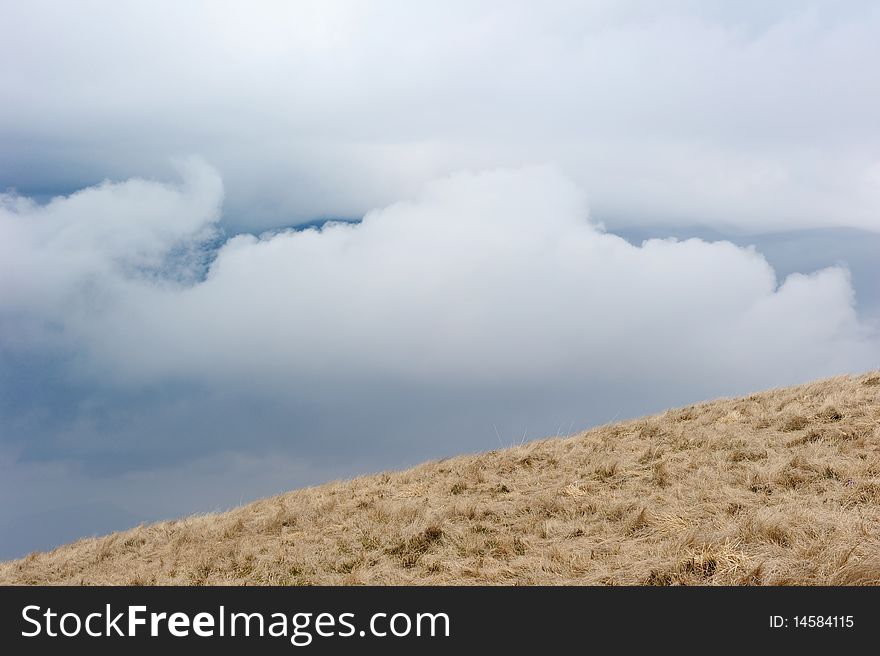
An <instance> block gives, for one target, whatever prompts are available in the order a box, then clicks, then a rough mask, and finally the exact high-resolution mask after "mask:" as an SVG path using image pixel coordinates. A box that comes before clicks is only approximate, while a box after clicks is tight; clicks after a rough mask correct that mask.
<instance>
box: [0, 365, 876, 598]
mask: <svg viewBox="0 0 880 656" xmlns="http://www.w3.org/2000/svg"><path fill="white" fill-rule="evenodd" d="M0 583H6V584H37V583H43V584H45V583H68V584H70V583H72V584H79V583H85V584H193V585H202V584H293V585H303V584H520V585H532V584H565V583H569V584H572V583H573V584H613V585H619V584H645V583H647V584H657V585H673V584H712V585H714V584H734V585H753V584H754V585H766V584H771V585H773V584H792V583H798V584H818V585H833V584H880V374H878V373H876V372H875V373H871V374H866V375H863V376H859V377H845V378H835V379H831V380H826V381H821V382H817V383H813V384H809V385H804V386H801V387H793V388H788V389H781V390H774V391H770V392H766V393H762V394H755V395H752V396H748V397H744V398H739V399H732V400H720V401H715V402H712V403H705V404H702V405H696V406H691V407H687V408H682V409H677V410H670V411H668V412H665V413H663V414H661V415H658V416H654V417H649V418H646V419H640V420H635V421H628V422H623V423H618V424H612V425H608V426H602V427H599V428H596V429H593V430H590V431H588V432H586V433H583V434H581V435H577V436H574V437H570V438H566V439H548V440H542V441H537V442H531V443H528V444H525V445H522V446H519V447H514V448H511V449H505V450H498V451H490V452H488V453H483V454H478V455H467V456H461V457H458V458H452V459H449V460H442V461H439V462H431V463H427V464H424V465H421V466H419V467H416V468H414V469H410V470H408V471H403V472H395V473H385V474H378V475H375V476H366V477H362V478H357V479H355V480H351V481H347V482H337V483H330V484H327V485H322V486H320V487H315V488H310V489H303V490H298V491H295V492H291V493H288V494H284V495H281V496H279V497H275V498H270V499H264V500H262V501H257V502H256V503H252V504H250V505H247V506H244V507H242V508H238V509H236V510H232V511H230V512H226V513H222V514H215V515H204V516H198V517H191V518H188V519H184V520H180V521H170V522H162V523H159V524H153V525H150V526H141V527H138V528H135V529H132V530H129V531H123V532H120V533H114V534H112V535H109V536H107V537H101V538H92V539H87V540H81V541H79V542H76V543H74V544H71V545H68V546H64V547H60V548H58V549H55V550H54V551H51V552H49V553H34V554H31V555H30V556H28V557H26V558H24V559H22V560H18V561H13V562H7V563H3V564H0Z"/></svg>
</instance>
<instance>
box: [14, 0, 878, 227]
mask: <svg viewBox="0 0 880 656" xmlns="http://www.w3.org/2000/svg"><path fill="white" fill-rule="evenodd" d="M2 12H3V20H0V85H2V87H3V89H4V91H5V93H6V94H7V95H8V96H9V97H10V98H14V99H15V102H9V103H4V104H3V106H2V107H0V183H2V184H3V185H11V186H15V187H18V188H20V189H22V190H23V193H39V194H44V193H51V192H57V191H58V190H66V191H70V190H73V189H76V188H79V187H82V186H85V185H86V184H88V183H90V182H91V181H92V180H94V179H100V178H102V177H113V178H125V177H129V176H132V175H135V174H138V175H144V174H147V175H152V176H157V177H161V176H164V175H166V174H167V170H166V169H167V167H166V164H165V162H166V160H167V157H168V155H169V154H173V153H178V152H181V151H182V150H183V151H184V152H200V153H202V154H203V155H205V156H206V157H207V158H208V159H209V160H210V161H212V162H213V163H214V164H215V165H216V166H217V167H218V169H219V170H220V172H221V174H222V176H223V178H224V180H225V182H226V185H227V191H228V200H227V204H226V207H227V217H226V219H225V221H226V222H227V223H229V224H230V225H234V226H236V227H237V228H245V229H248V230H256V231H259V230H262V229H267V228H272V227H275V226H278V225H290V224H292V223H294V222H297V221H305V220H311V219H313V218H315V217H316V216H337V217H338V216H347V217H356V216H360V215H362V214H363V213H364V212H365V211H367V210H368V209H369V208H371V207H380V206H385V205H387V204H389V203H392V202H394V201H395V200H397V199H399V198H405V197H411V196H412V195H414V194H415V193H417V192H418V190H419V189H420V188H421V187H422V186H423V185H424V184H425V183H426V182H428V181H429V180H431V179H434V178H437V177H442V176H443V175H447V174H450V173H453V172H455V171H458V170H461V169H475V170H479V169H489V168H497V167H508V168H511V167H512V168H517V167H521V166H525V165H532V164H535V163H541V162H547V161H551V162H557V163H559V165H560V166H562V167H563V168H564V170H566V171H567V173H568V174H569V175H570V176H572V178H573V179H574V180H575V182H576V183H577V184H578V185H580V186H581V187H583V188H585V189H587V190H589V191H590V194H591V204H592V206H593V208H594V212H595V213H596V216H597V217H598V218H601V219H602V220H603V221H606V222H607V223H608V224H609V225H614V226H622V225H630V224H634V225H652V224H657V223H662V224H672V223H677V224H687V225H693V224H698V223H699V224H703V225H713V226H716V227H719V226H720V227H724V228H728V229H742V230H748V231H753V232H754V231H762V230H780V229H793V228H804V227H822V226H826V227H843V226H851V227H860V228H863V229H867V230H874V231H876V230H878V226H880V223H878V216H880V191H878V190H880V179H878V170H880V168H878V167H880V159H878V156H877V153H878V147H880V141H878V137H880V135H878V131H877V129H876V121H875V117H876V116H877V115H878V113H880V86H878V83H877V81H876V80H875V76H870V75H867V74H866V73H865V67H864V62H867V61H876V60H877V59H878V57H880V45H878V40H877V39H876V34H877V32H878V29H880V11H878V9H877V7H876V5H875V4H874V3H871V2H848V3H840V2H822V1H815V2H810V3H803V2H775V3H761V2H740V3H736V5H735V6H734V5H731V3H723V2H687V1H685V2H675V3H662V6H661V4H658V3H655V2H645V1H642V2H590V3H584V2H568V1H557V2H550V3H545V4H544V5H542V7H541V11H536V10H535V8H534V4H533V3H530V2H481V3H472V2H444V3H443V4H442V5H437V6H435V7H431V8H428V7H424V6H422V5H419V6H416V5H413V3H408V2H400V1H396V2H395V1H379V2H372V3H369V4H364V3H357V2H345V1H335V2H330V1H326V0H324V1H321V2H298V3H295V4H291V3H283V2H258V3H249V4H248V5H247V6H244V5H236V4H233V3H222V4H220V5H218V4H217V3H207V4H205V3H196V2H192V3H179V2H153V3H150V4H149V5H143V6H136V5H131V4H128V3H116V2H95V3H91V4H90V10H89V11H88V12H86V11H83V10H82V9H81V8H79V7H74V6H72V5H69V4H68V3H59V2H54V3H53V2H50V3H45V2H28V3H15V4H10V3H7V4H6V6H4V8H3V10H2ZM96 17H99V19H96ZM59 99H63V102H60V101H59Z"/></svg>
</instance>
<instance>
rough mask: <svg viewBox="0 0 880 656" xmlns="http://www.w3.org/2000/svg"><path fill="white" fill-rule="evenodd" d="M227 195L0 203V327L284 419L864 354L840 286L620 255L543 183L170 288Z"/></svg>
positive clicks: (698, 247) (157, 190)
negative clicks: (402, 396)
mask: <svg viewBox="0 0 880 656" xmlns="http://www.w3.org/2000/svg"><path fill="white" fill-rule="evenodd" d="M221 190H222V185H221V184H220V182H219V179H218V178H217V176H216V174H215V173H214V172H213V171H212V170H211V169H210V168H209V167H207V166H206V165H205V164H203V163H199V162H198V161H193V162H191V163H190V164H189V165H188V167H187V168H186V169H185V172H184V182H183V184H182V185H181V186H179V187H174V186H169V185H165V184H160V183H155V182H147V181H143V180H133V181H129V182H124V183H117V184H110V183H104V184H102V185H99V186H97V187H94V188H90V189H87V190H84V191H81V192H78V193H76V194H74V195H72V196H70V197H68V198H58V199H55V200H54V201H52V202H51V203H50V204H49V205H47V206H38V205H36V204H34V203H31V202H28V201H26V200H23V199H20V198H15V197H12V198H7V200H6V201H5V203H4V209H3V213H2V215H0V221H2V222H0V230H2V231H3V237H4V239H3V240H2V241H3V244H4V248H5V252H6V255H7V257H4V258H3V264H2V265H0V266H3V267H4V269H5V270H4V272H3V279H4V280H6V281H10V282H8V283H7V285H6V286H5V287H4V288H3V294H2V297H0V308H2V311H3V314H4V315H7V316H9V315H16V313H17V314H18V315H19V316H21V315H24V316H25V317H26V318H29V319H31V320H39V321H41V322H42V323H44V324H46V325H51V326H54V327H56V329H57V330H58V331H59V332H60V333H61V334H63V335H65V338H66V339H68V340H69V344H70V345H71V347H72V348H75V349H77V350H78V351H80V352H82V353H83V354H87V358H86V360H85V361H84V362H83V363H81V364H82V365H83V367H84V368H85V369H86V370H87V369H90V368H91V369H92V372H93V373H95V372H99V373H100V375H101V376H109V377H111V378H113V379H115V380H120V381H127V382H130V383H131V384H150V383H154V382H156V381H162V380H183V381H195V382H199V383H204V382H213V383H218V384H219V383H224V384H233V385H234V384H236V381H241V380H243V379H247V380H248V381H249V382H248V386H257V387H264V388H266V389H267V390H274V392H273V393H283V394H287V395H291V396H293V397H295V398H311V397H312V396H314V395H316V394H317V395H318V396H320V395H321V394H324V393H326V389H327V388H329V389H332V388H333V387H334V386H335V385H336V384H345V385H358V384H362V385H368V386H369V385H373V384H375V382H376V381H386V382H388V383H401V382H403V383H406V384H415V385H437V384H445V385H451V386H464V387H476V386H481V385H490V386H491V385H500V386H505V385H517V384H528V383H534V382H536V381H540V380H549V379H552V380H561V379H564V380H566V381H572V382H576V381H580V380H602V379H605V378H618V377H621V376H628V377H633V376H635V375H636V374H635V372H638V377H639V378H642V379H650V380H657V381H660V380H664V379H667V378H668V377H669V376H675V377H688V378H692V377H711V378H722V377H729V378H730V379H731V380H736V381H743V382H745V381H749V382H751V383H753V384H760V383H762V382H765V381H767V380H768V379H771V378H779V377H782V378H786V379H790V380H796V379H800V378H803V377H805V376H813V375H821V374H824V373H829V372H833V371H841V370H848V369H852V368H856V369H858V368H862V367H864V365H865V363H866V362H870V361H871V358H872V356H876V354H877V342H876V341H875V338H874V336H873V335H872V334H871V333H870V331H869V328H868V326H866V325H863V324H862V323H861V322H860V320H859V317H858V315H857V313H856V311H855V308H854V297H853V292H852V289H851V286H850V282H849V278H848V273H847V271H846V270H845V269H842V268H828V269H824V270H821V271H818V272H815V273H810V274H809V275H802V274H793V275H791V276H789V277H788V278H786V279H785V280H784V281H778V280H777V279H776V276H775V273H774V271H773V269H772V267H771V266H770V265H769V264H768V263H767V261H766V260H765V259H764V258H763V257H762V256H761V255H760V253H758V252H756V251H755V250H754V249H750V248H741V247H737V246H734V245H733V244H732V243H730V242H724V241H720V242H707V241H702V240H698V239H689V240H685V241H678V240H673V239H667V240H663V239H652V240H648V241H645V242H644V243H643V244H641V245H639V246H635V245H632V244H630V243H628V242H626V241H625V240H623V239H622V238H620V237H617V236H615V235H613V234H609V233H607V232H604V231H603V230H602V229H600V228H599V227H597V226H596V225H595V224H593V223H591V222H590V220H589V218H588V213H587V207H586V204H585V198H584V195H583V194H582V192H581V191H580V190H579V189H578V187H577V186H576V185H575V184H574V183H573V182H572V181H571V180H569V179H568V178H566V177H565V176H564V175H563V174H562V173H560V172H559V171H558V170H557V169H555V168H553V167H533V168H523V169H516V170H493V171H487V172H480V173H470V172H463V173H457V174H454V175H451V176H448V177H445V178H441V179H439V180H436V181H434V182H432V183H430V184H428V185H427V186H426V187H425V188H424V190H423V191H422V192H421V193H420V194H418V195H417V196H415V197H414V198H413V199H412V200H409V201H402V202H398V203H395V204H392V205H389V206H387V207H384V208H381V209H376V210H372V211H370V212H368V213H367V214H366V216H365V217H364V218H363V221H362V222H361V223H358V224H342V223H337V224H332V223H331V224H328V225H326V226H324V227H323V228H322V229H308V230H300V231H295V230H285V231H281V232H275V233H267V234H264V235H262V236H259V237H256V236H252V235H239V236H235V237H233V238H231V239H229V240H228V241H226V242H225V243H223V244H222V246H220V247H219V249H218V250H217V251H216V255H215V257H214V259H213V261H212V262H211V263H210V266H209V267H208V268H207V272H206V275H205V276H204V279H197V280H192V279H188V280H184V281H183V282H181V281H180V279H179V276H172V277H171V278H169V276H168V275H167V274H168V270H169V268H168V267H166V266H165V265H164V264H163V262H165V260H164V259H163V258H168V257H169V256H170V255H172V254H173V253H174V252H176V251H180V250H183V251H185V252H196V253H200V252H202V250H201V248H200V245H202V244H203V243H204V241H205V239H206V235H208V236H212V235H213V234H214V233H213V232H212V231H211V227H212V226H213V225H214V223H215V222H216V220H217V217H218V212H219V210H218V207H219V202H220V198H221V194H222V191H221ZM157 271H158V272H159V273H158V274H157V273H156V272H157ZM4 332H5V331H4ZM22 339H24V338H23V337H22ZM624 371H626V372H627V373H625V374H624V373H623V372H624ZM673 372H679V373H673ZM315 381H323V382H324V383H325V385H326V388H325V386H321V385H319V386H317V387H315ZM279 390H283V392H279Z"/></svg>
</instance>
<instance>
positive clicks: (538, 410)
mask: <svg viewBox="0 0 880 656" xmlns="http://www.w3.org/2000/svg"><path fill="white" fill-rule="evenodd" d="M876 61H880V7H878V6H877V4H876V3H872V2H794V1H792V2H783V1H780V2H737V3H730V2H707V1H701V2H686V1H679V2H647V1H645V2H625V1H615V2H610V1H609V2H590V3H585V2H543V3H540V4H539V3H536V2H509V1H508V2H497V3H496V2H449V1H446V2H436V3H433V2H424V3H422V2H420V3H413V2H378V1H377V2H370V3H363V2H350V3H349V2H328V1H327V0H322V1H320V2H298V3H286V2H257V3H221V2H210V3H208V2H205V3H197V2H187V3H179V2H157V1H151V2H121V1H116V2H78V3H67V2H60V1H58V2H38V1H29V2H24V1H22V2H4V3H3V4H2V6H0V88H2V90H3V91H2V97H3V100H4V101H3V102H2V103H0V189H3V190H6V191H5V192H4V193H2V195H0V498H2V499H3V502H2V504H0V557H9V556H17V555H21V554H23V553H26V552H27V551H29V550H32V549H36V548H47V547H51V546H54V545H56V544H58V543H60V542H62V541H65V540H70V539H74V538H76V537H81V536H83V535H89V534H92V533H95V532H99V531H107V530H114V529H118V528H124V527H126V526H129V525H134V524H136V523H138V522H140V521H144V520H152V519H157V518H163V517H173V516H177V515H180V514H183V513H190V512H202V511H208V510H215V509H219V508H226V507H229V506H232V505H237V504H238V503H241V502H245V501H248V500H250V499H253V498H255V497H256V496H260V495H265V494H271V493H275V492H280V491H283V490H287V489H290V488H294V487H297V486H301V485H306V484H315V483H320V482H322V481H325V480H329V479H332V478H338V477H348V476H352V475H356V474H358V473H364V472H369V471H377V470H381V469H386V468H396V467H401V466H405V465H407V464H412V463H415V462H418V461H420V460H423V459H426V458H433V457H441V456H447V455H453V454H455V453H459V452H462V451H480V450H487V449H492V448H496V447H498V446H499V444H504V445H507V444H511V443H519V442H520V441H521V440H523V439H531V438H535V437H541V436H545V435H548V434H550V435H553V434H557V433H560V434H565V433H568V432H570V431H571V430H575V429H579V428H583V427H587V426H591V425H595V424H598V423H604V422H607V421H611V420H614V419H618V418H625V417H631V416H636V415H639V414H643V413H647V412H654V411H659V410H662V409H664V408H666V407H668V406H670V405H684V404H688V403H691V402H695V401H698V400H702V399H707V398H712V397H715V396H717V395H723V394H740V393H747V392H750V391H754V390H758V389H761V388H765V387H768V386H774V385H786V384H792V383H797V382H802V381H806V380H810V379H813V378H816V377H821V376H826V375H832V374H837V373H846V372H860V371H865V370H868V369H873V368H878V367H880V285H878V283H877V281H878V280H880V257H878V256H880V128H878V124H877V116H880V77H878V76H877V75H876V74H874V71H873V68H872V66H871V63H872V62H876ZM328 219H329V220H331V221H329V222H328ZM309 226H310V227H309Z"/></svg>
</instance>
